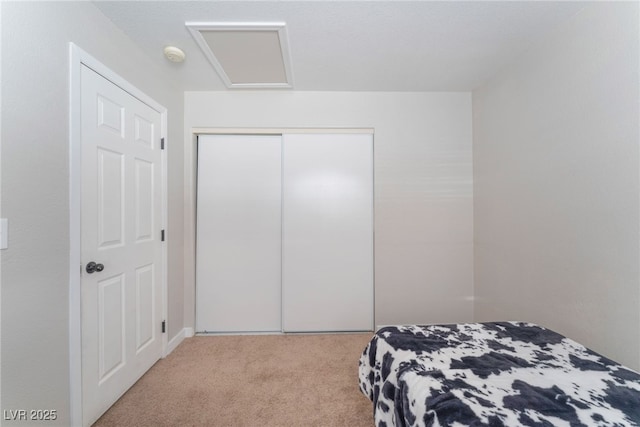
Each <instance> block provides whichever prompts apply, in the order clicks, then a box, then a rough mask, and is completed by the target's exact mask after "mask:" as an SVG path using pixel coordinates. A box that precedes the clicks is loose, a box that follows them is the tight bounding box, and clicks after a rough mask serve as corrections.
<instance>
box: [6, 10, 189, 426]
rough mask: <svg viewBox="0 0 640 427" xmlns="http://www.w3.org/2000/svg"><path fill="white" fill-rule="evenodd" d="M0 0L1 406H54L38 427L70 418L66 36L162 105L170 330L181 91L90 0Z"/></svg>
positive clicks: (175, 315) (177, 308) (174, 320)
mask: <svg viewBox="0 0 640 427" xmlns="http://www.w3.org/2000/svg"><path fill="white" fill-rule="evenodd" d="M0 7H2V58H3V61H2V120H3V122H2V164H1V167H2V169H1V170H2V176H1V182H2V193H1V194H2V201H1V202H2V212H1V215H0V216H2V217H6V218H9V222H10V233H9V239H10V240H9V249H7V250H5V251H3V252H2V269H1V270H2V310H1V313H2V331H1V337H2V338H1V339H2V343H1V348H2V355H1V361H2V366H1V371H2V385H1V392H2V408H1V409H2V410H10V409H12V410H16V409H30V408H33V409H55V410H56V411H57V412H58V419H57V420H56V421H55V422H52V423H46V422H41V423H40V422H39V423H38V425H47V424H57V425H70V409H69V406H70V385H69V373H70V368H69V333H68V329H69V324H68V321H69V302H68V301H69V191H68V188H69V161H68V158H69V148H68V147H69V102H68V98H69V84H68V80H69V67H68V62H69V55H68V52H69V46H68V43H69V42H74V43H76V44H77V45H78V46H80V47H81V48H82V49H84V50H85V51H87V52H88V53H89V54H91V55H93V56H94V57H96V58H97V59H98V60H100V61H101V62H103V63H104V64H105V65H106V66H108V67H110V68H111V69H112V70H113V71H115V72H116V73H118V74H120V75H121V76H123V77H124V78H125V79H127V80H128V81H129V82H131V83H132V84H134V85H135V86H137V87H138V88H140V89H141V90H142V91H144V92H146V93H147V94H148V95H149V96H151V97H152V98H154V99H155V100H156V101H158V102H159V103H161V104H163V105H164V106H165V107H167V108H168V110H169V113H168V118H169V122H168V128H169V135H168V136H169V138H168V145H169V150H170V158H169V192H170V194H169V205H170V210H169V234H168V236H169V258H170V262H169V279H168V281H169V298H170V301H171V302H173V303H174V304H172V305H170V308H169V319H168V323H169V332H170V335H175V334H176V333H178V332H179V331H181V330H182V327H183V325H182V319H183V312H182V309H183V288H182V277H183V271H182V259H183V258H182V200H183V194H182V189H183V184H182V177H183V175H184V173H183V157H182V146H183V144H182V135H183V123H182V120H183V111H182V106H183V104H182V103H183V95H182V93H181V92H178V91H177V90H175V89H172V88H171V82H170V78H169V75H168V74H166V73H165V72H164V70H161V69H157V68H156V67H155V66H153V65H151V62H150V61H149V60H147V59H146V53H145V52H142V51H140V50H139V49H137V48H136V47H134V45H133V44H132V42H131V41H130V40H129V39H128V38H127V37H126V36H125V35H124V34H123V33H122V32H121V31H120V30H118V29H117V28H116V27H115V26H114V25H113V24H112V23H111V21H109V20H108V19H107V18H106V17H105V16H104V15H102V14H101V13H100V12H99V11H98V10H97V9H96V8H95V6H93V4H91V3H89V2H42V3H33V2H1V3H0ZM169 338H171V336H170V337H169ZM11 424H12V423H10V422H8V421H3V425H11ZM15 425H25V422H24V421H18V422H16V423H15Z"/></svg>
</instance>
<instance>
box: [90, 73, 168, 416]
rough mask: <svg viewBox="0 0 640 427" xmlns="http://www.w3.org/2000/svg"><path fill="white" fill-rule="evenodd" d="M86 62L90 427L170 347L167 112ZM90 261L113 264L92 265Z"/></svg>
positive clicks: (99, 263)
mask: <svg viewBox="0 0 640 427" xmlns="http://www.w3.org/2000/svg"><path fill="white" fill-rule="evenodd" d="M81 69H82V70H81V81H82V83H81V88H82V89H81V102H82V104H81V127H82V131H81V132H82V136H81V138H82V214H81V222H82V241H81V245H82V260H83V266H82V269H83V271H82V285H81V286H82V290H81V293H82V392H83V402H82V406H83V424H84V425H90V424H91V423H93V422H94V421H95V420H96V419H97V418H98V417H99V416H100V415H101V414H102V413H103V412H104V411H106V410H107V409H108V408H109V406H111V405H112V404H113V403H114V402H115V401H116V400H117V399H118V398H119V397H120V396H121V395H122V394H123V393H124V392H125V391H126V390H127V389H128V388H129V387H130V386H131V385H132V384H133V383H134V382H135V381H136V380H137V379H138V378H139V377H140V376H141V375H142V374H143V373H144V372H146V371H147V370H148V369H149V368H150V367H151V366H152V365H153V364H154V363H155V362H156V361H157V360H158V359H159V358H160V357H161V355H162V339H161V333H162V331H161V322H162V318H161V313H162V293H161V290H162V288H161V286H162V285H161V283H162V243H161V239H160V232H161V218H162V168H161V152H160V132H161V130H160V123H161V115H160V113H159V112H157V111H155V110H153V109H152V108H150V107H149V106H147V105H146V104H144V103H142V102H141V101H139V100H138V99H136V98H134V97H133V96H131V95H130V94H128V93H127V92H125V91H124V90H122V89H120V88H119V87H117V86H116V85H114V84H113V83H111V82H110V81H108V80H106V79H105V78H103V77H102V76H100V75H98V74H97V73H95V72H94V71H92V70H91V69H89V68H87V67H85V66H82V67H81ZM90 262H94V263H96V264H98V265H99V266H100V265H102V266H103V267H104V268H103V269H102V270H101V269H100V268H98V269H97V271H94V272H92V273H89V272H88V271H87V265H88V264H89V263H90ZM99 266H98V267H99ZM89 270H91V269H89ZM100 270H101V271H100Z"/></svg>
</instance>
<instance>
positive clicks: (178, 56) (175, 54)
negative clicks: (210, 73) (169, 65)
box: [164, 46, 185, 62]
mask: <svg viewBox="0 0 640 427" xmlns="http://www.w3.org/2000/svg"><path fill="white" fill-rule="evenodd" d="M164 56H166V57H167V59H168V60H169V61H171V62H182V61H184V58H185V54H184V52H183V51H182V49H180V48H177V47H175V46H167V47H165V48H164Z"/></svg>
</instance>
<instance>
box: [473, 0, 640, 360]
mask: <svg viewBox="0 0 640 427" xmlns="http://www.w3.org/2000/svg"><path fill="white" fill-rule="evenodd" d="M638 30H639V29H638V3H637V2H626V3H624V2H602V3H596V4H593V5H590V6H588V7H587V8H586V9H584V10H583V11H582V12H580V13H579V14H578V15H576V16H575V17H573V18H572V19H571V20H570V21H569V22H567V23H566V24H565V25H563V26H562V27H561V28H559V29H558V30H557V31H555V32H554V33H553V34H550V35H549V36H548V37H546V38H545V39H543V40H541V41H540V42H539V43H538V44H537V46H536V47H535V48H533V49H531V50H530V51H529V52H528V53H526V54H525V55H524V56H522V57H521V58H519V60H517V61H516V62H515V63H514V64H513V65H512V66H510V67H509V68H508V69H506V70H504V72H502V73H500V74H499V75H498V76H496V77H495V78H493V79H492V80H491V81H490V82H489V83H487V84H486V85H484V86H483V87H482V88H480V89H478V90H476V91H474V93H473V144H474V145H473V164H474V211H475V217H474V219H475V221H474V228H475V296H476V304H475V312H476V320H479V321H486V320H497V319H521V320H526V321H532V322H537V323H539V324H542V325H545V326H547V327H550V328H552V329H554V330H556V331H558V332H560V333H563V334H565V335H568V336H569V337H571V338H574V339H576V340H578V341H580V342H582V343H584V344H585V345H587V346H589V347H591V348H592V349H593V350H595V351H597V352H600V353H603V354H604V355H606V356H609V357H612V358H614V359H616V360H618V361H620V362H623V363H625V364H627V365H628V366H630V367H632V368H635V369H638V368H640V290H639V279H640V275H639V271H638V268H639V264H638V261H639V259H640V251H639V241H638V237H639V221H640V212H639V194H640V193H639V191H640V186H639V176H638V174H639V165H638V160H639V159H638V155H639V150H638V141H639V122H638V121H639V118H640V111H639V108H638V95H639V89H640V88H639V84H638V79H639V69H638V61H639V58H638V52H639V48H640V46H639V45H638Z"/></svg>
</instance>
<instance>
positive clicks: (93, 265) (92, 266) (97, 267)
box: [85, 261, 104, 274]
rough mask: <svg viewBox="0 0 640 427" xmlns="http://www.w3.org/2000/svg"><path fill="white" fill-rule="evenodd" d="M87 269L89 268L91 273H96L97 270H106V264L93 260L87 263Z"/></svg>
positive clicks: (88, 271) (88, 270)
mask: <svg viewBox="0 0 640 427" xmlns="http://www.w3.org/2000/svg"><path fill="white" fill-rule="evenodd" d="M85 270H87V273H89V274H92V273H95V272H96V271H97V272H98V273H99V272H101V271H102V270H104V264H96V263H95V262H93V261H91V262H90V263H89V264H87V267H86V269H85Z"/></svg>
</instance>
